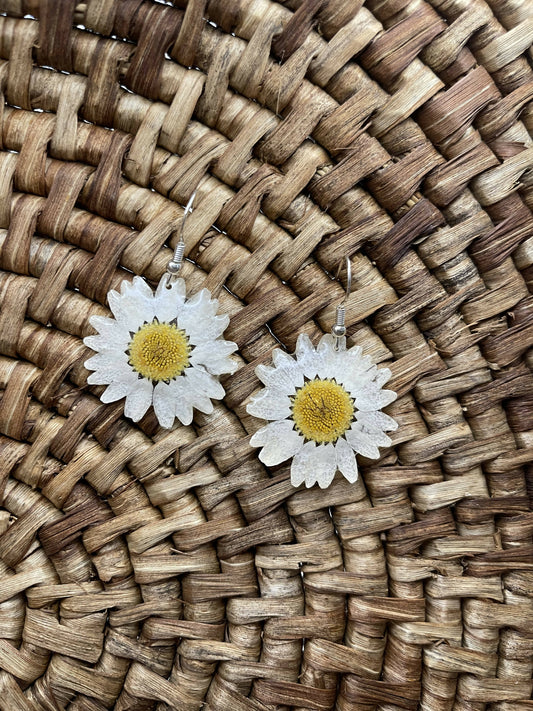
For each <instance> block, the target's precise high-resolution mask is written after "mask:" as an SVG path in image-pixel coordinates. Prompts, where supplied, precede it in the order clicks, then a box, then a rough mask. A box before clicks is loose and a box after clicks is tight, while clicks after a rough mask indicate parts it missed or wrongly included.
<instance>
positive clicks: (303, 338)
mask: <svg viewBox="0 0 533 711" xmlns="http://www.w3.org/2000/svg"><path fill="white" fill-rule="evenodd" d="M296 359H297V361H298V366H299V368H300V371H301V372H302V373H303V374H304V375H305V377H306V378H309V380H312V379H313V378H315V377H316V376H317V374H318V370H319V368H320V366H321V365H323V360H324V354H323V353H321V354H320V355H318V354H317V352H316V351H315V349H314V347H313V344H312V343H311V339H310V338H309V336H308V335H307V334H305V333H301V334H300V335H299V336H298V340H297V341H296Z"/></svg>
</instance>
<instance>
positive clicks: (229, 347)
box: [83, 194, 237, 428]
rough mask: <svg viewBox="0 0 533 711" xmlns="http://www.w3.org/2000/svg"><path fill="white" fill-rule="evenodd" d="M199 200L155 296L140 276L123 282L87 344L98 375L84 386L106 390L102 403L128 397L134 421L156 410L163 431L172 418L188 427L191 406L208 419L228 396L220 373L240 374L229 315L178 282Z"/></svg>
mask: <svg viewBox="0 0 533 711" xmlns="http://www.w3.org/2000/svg"><path fill="white" fill-rule="evenodd" d="M194 196H195V194H193V195H192V197H191V199H190V200H189V202H188V204H187V206H186V208H185V212H184V215H183V221H182V223H181V230H180V239H179V242H178V245H177V247H176V249H175V252H174V256H173V257H172V260H171V261H170V262H169V263H168V266H167V271H166V272H165V274H163V276H162V278H161V280H160V282H159V284H158V286H157V289H156V292H155V294H154V293H153V291H152V289H151V288H150V287H149V286H148V284H147V283H146V282H145V281H144V279H142V278H141V277H138V276H136V277H134V278H133V281H132V282H131V283H130V282H128V281H123V282H122V284H121V285H120V293H119V292H117V291H110V292H109V294H108V301H109V308H110V309H111V311H112V313H113V316H114V318H107V317H102V316H93V317H91V319H90V321H89V322H90V324H91V326H93V328H95V329H96V331H98V335H96V336H88V337H87V338H84V339H83V342H84V343H85V345H87V346H89V348H92V350H94V351H97V355H95V356H93V357H92V358H89V360H87V361H86V362H85V367H86V368H88V369H89V370H94V373H91V375H90V376H89V377H88V379H87V382H88V383H89V384H91V385H107V388H106V389H105V390H104V392H103V394H102V396H101V398H100V399H101V400H102V402H106V403H107V402H114V401H115V400H120V399H122V398H126V402H125V405H124V415H125V416H126V417H129V418H131V419H132V420H133V421H134V422H137V421H138V420H140V419H141V417H143V415H144V414H145V413H146V411H147V410H148V408H149V407H150V405H153V407H154V412H155V415H156V417H157V420H158V422H159V424H160V425H161V426H162V427H165V428H169V427H172V425H173V423H174V418H175V417H177V418H178V420H180V422H182V423H183V424H184V425H189V424H190V423H191V422H192V417H193V409H194V408H196V409H197V410H200V412H204V413H207V414H208V413H210V412H212V411H213V403H212V402H211V400H212V399H214V400H220V399H221V398H223V397H224V395H225V391H224V388H223V387H222V385H221V384H220V383H219V381H218V378H217V377H216V376H218V375H221V374H222V373H234V372H235V370H236V369H237V364H236V363H235V361H233V360H232V359H231V358H230V357H229V356H230V355H231V354H232V353H233V352H234V351H236V350H237V344H236V343H232V342H231V341H225V340H224V339H223V338H222V334H223V332H224V330H225V329H226V327H227V325H228V323H229V316H227V315H225V314H224V315H217V309H218V301H217V300H216V299H212V298H211V294H210V292H209V291H208V290H207V289H202V290H201V291H199V292H198V293H197V294H195V295H194V296H193V297H192V298H190V299H188V298H186V296H185V282H184V280H183V279H181V278H178V274H179V271H180V269H181V264H182V261H183V254H184V251H185V242H184V239H183V227H184V224H185V219H186V217H187V214H188V213H189V212H190V211H191V210H192V203H193V200H194Z"/></svg>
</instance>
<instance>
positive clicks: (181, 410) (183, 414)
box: [172, 378, 193, 425]
mask: <svg viewBox="0 0 533 711" xmlns="http://www.w3.org/2000/svg"><path fill="white" fill-rule="evenodd" d="M184 380H185V379H184V378H178V379H177V380H175V381H174V382H173V383H172V389H173V391H174V394H175V401H174V411H175V413H176V417H177V418H178V420H179V421H180V422H181V424H182V425H190V424H191V422H192V415H193V413H192V404H191V402H190V399H189V398H188V392H187V387H186V386H185V385H184Z"/></svg>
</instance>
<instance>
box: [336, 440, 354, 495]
mask: <svg viewBox="0 0 533 711" xmlns="http://www.w3.org/2000/svg"><path fill="white" fill-rule="evenodd" d="M335 457H336V460H337V469H338V470H339V471H340V472H341V473H342V474H343V475H344V476H345V477H346V479H348V481H349V482H350V484H353V483H354V482H355V481H357V476H358V472H357V461H356V459H355V454H354V451H353V449H352V448H351V447H350V445H349V444H348V442H347V441H346V440H345V439H344V437H339V439H338V440H337V442H336V443H335Z"/></svg>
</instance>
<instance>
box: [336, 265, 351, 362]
mask: <svg viewBox="0 0 533 711" xmlns="http://www.w3.org/2000/svg"><path fill="white" fill-rule="evenodd" d="M341 268H342V263H341V264H339V268H338V270H337V277H336V278H337V279H338V278H339V274H340V272H341ZM351 290H352V263H351V262H350V258H349V257H346V293H345V295H344V298H343V300H342V301H341V303H340V304H339V305H338V306H337V310H336V314H335V324H334V325H333V327H332V329H331V335H332V336H333V338H334V339H335V345H334V348H335V350H336V351H340V350H344V349H345V348H346V326H345V316H346V303H347V301H348V297H349V296H350V292H351Z"/></svg>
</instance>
